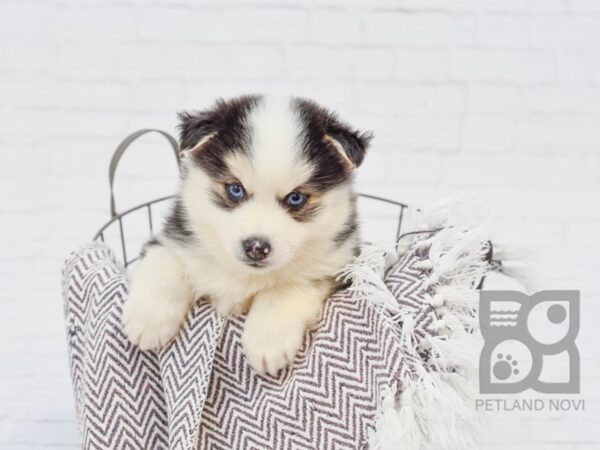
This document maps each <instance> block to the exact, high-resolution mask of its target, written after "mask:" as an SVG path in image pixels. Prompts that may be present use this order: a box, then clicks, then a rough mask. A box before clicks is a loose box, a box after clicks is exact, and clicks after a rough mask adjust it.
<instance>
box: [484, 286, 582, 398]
mask: <svg viewBox="0 0 600 450" xmlns="http://www.w3.org/2000/svg"><path fill="white" fill-rule="evenodd" d="M479 314H480V316H479V323H480V327H481V332H482V335H483V338H484V346H483V350H482V352H481V357H480V366H479V386H480V390H481V392H482V393H517V392H522V391H524V390H526V389H529V388H531V389H534V390H536V391H538V392H545V393H569V394H572V393H578V392H579V352H578V350H577V347H576V346H575V338H576V336H577V333H578V331H579V292H578V291H541V292H538V293H536V294H534V295H532V296H528V295H526V294H523V293H521V292H516V291H482V292H481V296H480V313H479ZM553 359H554V360H555V361H558V362H559V363H560V367H559V368H560V370H562V371H563V373H562V374H560V375H561V376H560V380H559V381H553V380H551V379H550V380H549V378H548V376H547V374H548V373H549V372H544V364H547V363H548V362H549V361H552V360H553ZM565 379H566V380H568V381H567V382H565V381H564V380H565ZM542 380H544V381H542Z"/></svg>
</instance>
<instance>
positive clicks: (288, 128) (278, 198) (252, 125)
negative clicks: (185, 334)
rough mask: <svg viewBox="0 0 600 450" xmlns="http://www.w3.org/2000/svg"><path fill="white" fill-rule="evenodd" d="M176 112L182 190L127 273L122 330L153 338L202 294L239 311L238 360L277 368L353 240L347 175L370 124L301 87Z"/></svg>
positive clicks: (160, 340)
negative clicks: (291, 93)
mask: <svg viewBox="0 0 600 450" xmlns="http://www.w3.org/2000/svg"><path fill="white" fill-rule="evenodd" d="M180 119H181V124H180V141H181V148H182V173H181V184H180V191H179V193H178V195H177V196H176V200H175V202H174V206H173V209H172V211H171V214H170V216H169V217H168V218H167V220H166V222H165V225H164V229H163V230H162V232H161V234H160V235H158V236H157V237H156V238H154V239H153V240H151V241H150V242H148V243H147V244H146V246H145V248H144V251H143V256H142V258H141V260H140V262H139V264H138V266H137V267H136V268H135V270H134V272H133V274H132V278H131V289H130V294H129V298H128V300H127V302H126V304H125V307H124V311H123V324H124V328H125V333H126V334H127V336H128V338H129V340H130V341H131V342H132V343H134V344H137V345H138V346H139V347H140V348H141V349H151V348H158V347H160V346H162V345H164V344H165V343H166V342H167V341H169V340H170V339H171V338H172V337H173V336H174V335H175V334H176V333H177V331H178V329H179V328H180V326H181V325H182V323H183V321H184V319H185V316H186V313H187V311H188V309H189V308H190V307H191V305H192V304H193V303H194V302H195V301H196V300H197V299H199V298H208V299H209V300H210V301H211V302H212V304H213V306H214V308H216V310H217V311H218V312H219V313H220V314H222V315H225V316H226V315H229V314H234V313H239V312H243V311H248V315H247V317H246V321H245V324H244V330H243V335H242V345H243V348H244V351H245V354H246V356H247V358H248V362H249V364H250V365H251V366H252V367H253V368H254V369H255V370H257V371H258V372H260V373H263V374H264V373H265V372H268V373H269V374H271V375H276V373H277V372H278V370H279V369H281V368H283V367H285V366H287V365H288V364H291V363H292V362H293V361H294V359H295V356H296V354H297V352H298V350H299V349H300V347H301V346H302V343H303V340H304V335H305V331H306V330H307V328H308V327H309V326H310V325H311V324H314V323H315V322H316V321H317V319H318V318H319V315H320V311H321V307H322V304H323V301H324V300H325V299H326V298H327V297H328V296H329V295H330V294H331V293H332V292H333V291H334V290H335V289H336V287H337V285H336V282H335V280H334V274H335V273H336V272H337V271H338V270H339V269H341V268H342V267H343V266H344V265H346V264H347V263H348V262H350V261H351V259H352V257H353V255H355V253H356V252H357V248H358V245H359V238H358V234H357V221H356V195H355V193H354V191H353V188H352V179H353V172H354V169H355V168H356V167H358V166H359V165H360V164H361V162H362V161H363V158H364V156H365V151H366V149H367V146H368V144H369V141H370V139H371V135H370V134H369V133H360V132H358V131H356V130H355V129H353V128H351V127H350V126H348V125H347V124H345V123H344V122H342V121H340V120H339V119H338V118H337V116H336V115H335V114H333V113H331V112H330V111H328V110H326V109H324V108H323V107H321V106H319V105H317V104H316V103H314V102H312V101H310V100H306V99H302V98H290V97H267V96H243V97H239V98H235V99H232V100H228V101H223V100H219V101H217V103H216V104H215V105H214V107H213V108H212V109H209V110H206V111H202V112H188V113H182V114H180Z"/></svg>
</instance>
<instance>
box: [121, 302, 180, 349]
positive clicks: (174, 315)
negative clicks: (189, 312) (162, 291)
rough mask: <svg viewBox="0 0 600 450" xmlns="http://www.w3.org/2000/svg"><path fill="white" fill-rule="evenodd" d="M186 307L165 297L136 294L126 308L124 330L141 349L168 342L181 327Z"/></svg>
mask: <svg viewBox="0 0 600 450" xmlns="http://www.w3.org/2000/svg"><path fill="white" fill-rule="evenodd" d="M185 313H186V309H182V308H178V307H176V306H175V305H173V304H172V302H169V301H168V300H165V299H158V298H154V299H153V298H148V297H146V298H139V297H138V296H137V295H135V294H134V295H132V296H130V298H129V299H128V300H127V302H126V303H125V306H124V307H123V329H124V331H125V334H126V335H127V338H128V339H129V341H130V342H131V343H132V344H134V345H137V346H139V348H140V349H141V350H150V349H157V348H160V347H162V346H163V345H165V344H166V343H167V342H168V341H169V340H171V338H173V336H175V335H176V334H177V331H178V330H179V328H180V327H181V324H182V323H183V320H184V318H185Z"/></svg>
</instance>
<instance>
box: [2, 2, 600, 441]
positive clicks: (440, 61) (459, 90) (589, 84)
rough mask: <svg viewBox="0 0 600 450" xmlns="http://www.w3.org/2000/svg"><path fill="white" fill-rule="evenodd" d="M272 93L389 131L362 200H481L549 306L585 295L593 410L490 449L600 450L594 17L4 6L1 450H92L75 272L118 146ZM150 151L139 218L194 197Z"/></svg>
mask: <svg viewBox="0 0 600 450" xmlns="http://www.w3.org/2000/svg"><path fill="white" fill-rule="evenodd" d="M253 91H258V92H269V91H276V92H291V93H295V94H301V95H306V96H311V97H314V98H316V99H318V100H320V101H321V102H323V103H326V104H328V105H329V106H331V107H332V108H334V109H338V110H339V112H340V113H341V114H342V116H344V117H346V118H347V119H348V120H350V121H352V122H353V123H355V124H356V125H358V126H362V127H364V128H371V129H373V130H375V132H376V135H377V138H376V140H375V142H374V148H373V149H372V151H371V152H370V155H369V157H368V159H367V161H366V163H365V166H364V168H363V170H362V172H361V174H360V176H359V182H360V188H361V190H363V191H365V192H370V193H375V194H382V195H386V196H390V197H395V198H397V199H401V200H403V201H406V202H408V203H410V204H424V203H427V202H429V201H432V200H435V199H438V198H440V197H443V196H446V195H448V194H453V193H458V192H463V191H467V192H471V193H476V194H479V195H481V196H483V197H484V198H486V199H487V201H488V204H489V207H490V210H492V211H493V212H494V213H495V214H496V215H497V216H498V217H500V218H502V219H504V220H505V221H506V223H507V227H509V228H510V229H512V230H514V232H515V233H516V234H519V235H520V236H523V237H524V238H525V239H526V241H527V242H528V243H529V245H530V246H531V247H532V248H533V249H535V250H537V251H538V252H539V255H540V258H539V269H540V270H539V271H540V273H541V274H542V276H543V286H544V287H548V288H550V287H552V288H571V289H581V290H582V295H583V304H584V306H583V324H582V329H581V333H580V336H579V339H578V342H579V347H580V351H581V355H582V361H583V363H582V366H583V368H582V378H583V393H582V396H583V397H584V398H585V399H586V401H587V405H586V406H587V408H586V412H585V413H570V414H561V415H545V414H541V413H536V414H533V413H531V414H519V415H515V414H510V413H504V414H495V415H491V426H490V428H489V430H488V431H487V432H486V433H485V435H484V444H482V446H483V447H484V448H487V449H489V450H500V449H502V450H505V449H511V450H524V449H528V450H531V449H544V450H559V449H560V450H567V449H568V450H575V449H577V450H583V449H586V450H592V449H597V448H600V437H599V435H598V433H597V431H596V428H597V424H598V422H599V421H600V409H599V407H600V381H598V380H600V363H599V361H600V353H599V351H598V348H600V346H599V344H600V342H599V338H598V334H597V332H596V328H597V327H596V326H595V325H596V324H597V323H598V320H599V319H600V307H599V306H598V303H597V301H598V300H599V295H598V294H599V292H600V289H599V288H598V287H597V285H596V280H597V279H598V275H597V273H598V269H600V264H599V263H598V255H599V254H600V239H598V232H599V230H600V2H599V1H596V0H480V1H477V0H459V1H448V0H419V1H417V0H373V1H368V2H367V1H347V0H312V1H310V2H308V1H305V2H301V1H294V0H285V1H281V2H273V1H267V0H237V1H235V2H231V3H229V2H210V1H208V0H204V1H197V0H178V1H176V2H168V1H164V0H156V1H151V2H150V1H148V2H145V1H143V0H121V1H119V2H102V1H98V0H92V1H82V0H80V1H78V0H52V1H45V0H12V1H9V0H0V158H1V161H0V217H1V218H2V220H1V221H0V231H1V233H0V242H1V243H2V245H1V249H2V251H1V252H0V269H1V271H0V283H1V284H0V286H1V288H2V296H0V302H1V303H0V447H2V448H6V449H24V448H42V447H43V448H56V449H59V448H60V449H64V448H77V437H76V430H75V424H74V410H73V404H72V396H71V391H70V383H69V378H68V371H67V362H66V356H65V339H64V333H63V325H62V307H61V298H60V291H59V284H60V274H59V270H60V266H61V262H62V260H63V258H64V257H65V255H66V253H67V252H68V251H69V250H71V249H73V248H74V247H75V246H77V245H78V244H81V243H83V242H84V241H85V240H86V239H88V238H89V237H90V236H91V235H92V234H93V233H94V231H95V229H96V228H97V227H98V226H99V224H100V223H101V222H102V221H103V220H105V219H106V217H107V213H108V211H107V206H108V202H107V200H108V198H107V180H106V173H107V166H108V161H109V157H110V153H111V151H112V149H113V148H114V146H115V145H116V143H117V142H118V140H119V139H120V138H122V137H123V136H124V135H125V134H126V133H127V132H129V131H131V130H134V129H136V128H139V127H159V128H163V129H166V130H169V131H171V130H173V127H174V125H175V123H176V121H175V111H177V110H181V109H184V108H201V107H204V106H206V105H208V104H209V103H210V102H211V101H212V100H213V99H214V98H215V97H217V96H231V95H235V94H238V93H245V92H253ZM160 143H161V144H162V142H160ZM140 144H141V145H140V146H139V147H138V148H137V149H136V151H134V152H133V153H132V154H131V155H127V156H126V157H125V159H124V167H123V168H122V170H120V172H119V176H120V178H119V182H118V183H117V190H118V192H119V193H120V198H121V199H122V200H121V203H120V204H119V205H122V206H125V205H127V204H129V205H131V204H134V203H135V202H137V201H140V200H142V199H146V198H148V196H156V195H159V194H163V193H165V192H169V191H170V190H171V189H173V187H174V165H173V164H172V162H171V161H170V159H169V155H168V154H167V152H163V151H164V147H160V146H159V140H158V138H154V139H152V138H147V139H144V140H143V141H142V142H141V143H140ZM144 153H145V154H147V155H151V157H150V158H149V160H146V159H142V157H141V156H142V154H144ZM142 164H143V170H142V169H141V168H140V165H142Z"/></svg>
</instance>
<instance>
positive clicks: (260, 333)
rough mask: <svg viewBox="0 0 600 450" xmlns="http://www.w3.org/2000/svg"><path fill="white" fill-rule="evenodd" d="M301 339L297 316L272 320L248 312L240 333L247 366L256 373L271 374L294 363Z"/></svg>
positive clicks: (300, 345)
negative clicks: (295, 317) (290, 318)
mask: <svg viewBox="0 0 600 450" xmlns="http://www.w3.org/2000/svg"><path fill="white" fill-rule="evenodd" d="M303 340H304V326H303V324H302V323H298V320H297V319H295V320H290V321H288V320H281V321H274V320H269V318H264V317H260V316H258V315H252V314H249V315H248V319H247V320H246V324H245V326H244V332H243V334H242V346H243V348H244V352H245V353H246V357H247V358H248V363H249V364H250V366H252V368H253V369H254V370H256V371H257V372H258V373H260V374H263V375H264V374H265V373H269V374H270V375H272V376H276V375H277V372H279V370H280V369H283V368H284V367H286V366H288V365H290V364H292V363H293V362H294V359H295V358H296V354H297V353H298V351H299V350H300V347H302V342H303Z"/></svg>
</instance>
